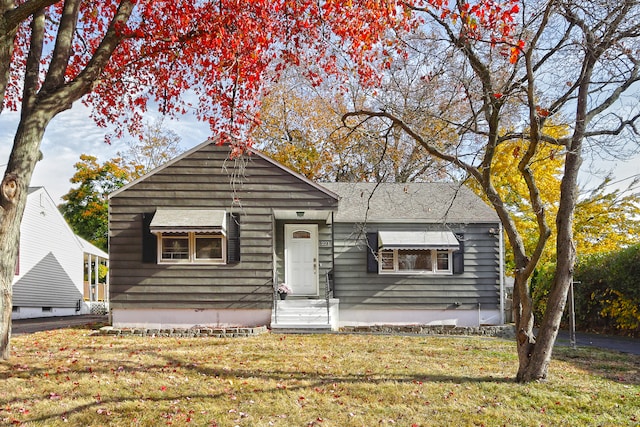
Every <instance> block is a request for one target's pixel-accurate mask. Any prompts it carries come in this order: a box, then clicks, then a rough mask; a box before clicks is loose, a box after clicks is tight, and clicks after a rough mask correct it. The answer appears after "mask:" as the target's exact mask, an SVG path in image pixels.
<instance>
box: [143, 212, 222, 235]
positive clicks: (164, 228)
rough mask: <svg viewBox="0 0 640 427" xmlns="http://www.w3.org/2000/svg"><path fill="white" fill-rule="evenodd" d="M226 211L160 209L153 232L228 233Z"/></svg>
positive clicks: (152, 221)
mask: <svg viewBox="0 0 640 427" xmlns="http://www.w3.org/2000/svg"><path fill="white" fill-rule="evenodd" d="M226 218H227V215H226V212H225V211H222V210H216V209H158V210H157V211H156V213H155V215H154V216H153V219H152V220H151V224H150V225H149V228H150V230H151V232H152V233H186V232H196V233H222V234H225V233H226V228H227V227H226Z"/></svg>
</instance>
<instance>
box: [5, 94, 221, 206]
mask: <svg viewBox="0 0 640 427" xmlns="http://www.w3.org/2000/svg"><path fill="white" fill-rule="evenodd" d="M18 120H19V113H14V112H8V111H4V112H3V113H2V115H0V170H2V172H4V170H5V167H6V164H7V161H8V159H9V154H10V152H11V147H12V145H13V137H14V136H15V132H16V128H17V124H18ZM165 126H166V127H167V128H170V129H172V130H173V131H174V132H176V134H178V136H180V138H181V147H182V148H184V149H185V150H188V149H190V148H191V147H194V146H196V145H198V144H200V143H201V142H203V141H205V140H206V139H207V138H208V137H209V136H210V135H211V134H210V131H209V127H208V125H206V124H203V123H199V122H197V121H196V120H195V119H187V118H185V119H184V120H181V121H179V122H176V121H173V122H169V121H165ZM108 132H109V129H104V128H100V127H98V126H97V125H96V124H95V123H94V122H93V119H91V117H90V110H89V109H88V108H87V107H85V106H84V105H82V104H81V103H76V104H74V105H73V107H72V108H71V109H70V110H67V111H64V112H62V113H61V114H59V115H58V116H56V117H55V118H54V119H53V120H52V121H51V123H50V124H49V126H48V127H47V130H46V132H45V135H44V139H43V141H42V145H41V148H40V150H41V151H42V154H43V159H42V160H41V161H40V162H38V164H37V165H36V169H35V171H34V174H33V177H32V179H31V184H30V185H31V186H34V187H45V189H46V190H47V193H49V195H50V196H51V198H52V199H53V201H54V202H55V203H57V204H59V203H62V202H63V200H62V196H63V195H64V194H66V193H68V192H69V190H70V189H71V188H72V187H73V186H74V185H72V184H71V182H70V179H71V177H72V176H73V175H74V174H75V172H76V169H75V168H74V164H76V163H77V162H78V161H80V155H81V154H89V155H93V156H95V157H96V158H97V159H98V163H104V162H105V161H107V160H109V159H112V158H114V157H116V156H117V155H118V154H117V153H118V152H125V151H126V150H127V145H126V140H122V141H117V140H114V141H113V142H112V143H111V144H107V143H106V142H105V135H106V134H107V133H108Z"/></svg>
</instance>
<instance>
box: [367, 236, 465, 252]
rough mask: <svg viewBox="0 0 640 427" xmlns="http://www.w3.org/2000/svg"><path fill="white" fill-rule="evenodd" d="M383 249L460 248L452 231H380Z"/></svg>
mask: <svg viewBox="0 0 640 427" xmlns="http://www.w3.org/2000/svg"><path fill="white" fill-rule="evenodd" d="M378 240H379V241H378V243H379V245H380V248H381V249H450V250H457V249H459V248H460V244H459V243H458V239H456V236H455V235H454V234H453V233H452V232H450V231H379V232H378Z"/></svg>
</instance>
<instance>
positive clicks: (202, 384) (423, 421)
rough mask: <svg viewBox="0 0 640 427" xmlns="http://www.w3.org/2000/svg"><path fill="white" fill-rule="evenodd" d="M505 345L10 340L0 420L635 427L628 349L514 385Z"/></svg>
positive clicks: (452, 340)
mask: <svg viewBox="0 0 640 427" xmlns="http://www.w3.org/2000/svg"><path fill="white" fill-rule="evenodd" d="M516 367H517V356H516V354H515V344H514V343H513V342H511V341H506V340H501V339H495V338H479V337H464V338H461V337H424V336H411V337H406V336H380V335H376V336H372V335H277V334H273V335H272V334H264V335H261V336H256V337H251V338H229V339H220V338H180V339H178V338H142V337H113V336H96V335H91V331H90V330H88V329H67V330H59V331H50V332H41V333H37V334H31V335H23V336H18V337H14V338H13V340H12V357H11V359H10V360H8V361H4V362H1V363H0V379H1V382H0V424H2V425H12V424H13V425H25V426H36V425H46V426H57V425H65V426H70V425H71V426H85V425H93V426H106V425H118V426H120V425H122V426H157V425H175V426H182V425H194V426H236V425H237V426H314V425H315V426H379V425H381V426H391V425H393V426H413V425H417V426H442V425H444V426H447V425H456V426H465V425H469V426H475V425H478V426H479V425H484V426H502V425H507V426H542V425H544V426H579V425H589V426H591V425H593V426H599V425H604V426H609V425H610V426H624V425H631V426H634V425H640V373H639V368H640V357H638V356H631V355H623V354H619V353H613V352H606V351H600V350H594V349H580V348H579V349H577V350H571V349H570V348H561V349H557V350H556V352H555V354H554V361H553V362H552V365H551V368H550V372H549V379H548V380H547V381H546V382H540V383H532V384H526V385H522V384H517V383H515V382H514V381H513V377H514V375H515V370H516Z"/></svg>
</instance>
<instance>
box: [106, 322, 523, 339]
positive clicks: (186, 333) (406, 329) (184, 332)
mask: <svg viewBox="0 0 640 427" xmlns="http://www.w3.org/2000/svg"><path fill="white" fill-rule="evenodd" d="M269 331H270V329H269V328H267V326H256V327H232V328H214V327H206V326H195V327H193V328H163V329H153V328H114V327H113V326H105V327H102V328H100V329H99V330H98V331H96V332H95V334H97V335H105V336H122V337H124V336H138V337H182V338H196V337H211V338H239V337H252V336H257V335H261V334H265V333H267V332H269ZM325 333H326V332H325ZM328 333H343V334H381V335H384V334H388V335H393V334H407V335H457V336H460V335H475V336H485V337H496V338H507V339H510V338H514V337H515V329H514V326H513V325H499V326H469V327H462V326H432V325H372V326H345V327H342V328H340V331H339V332H328Z"/></svg>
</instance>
